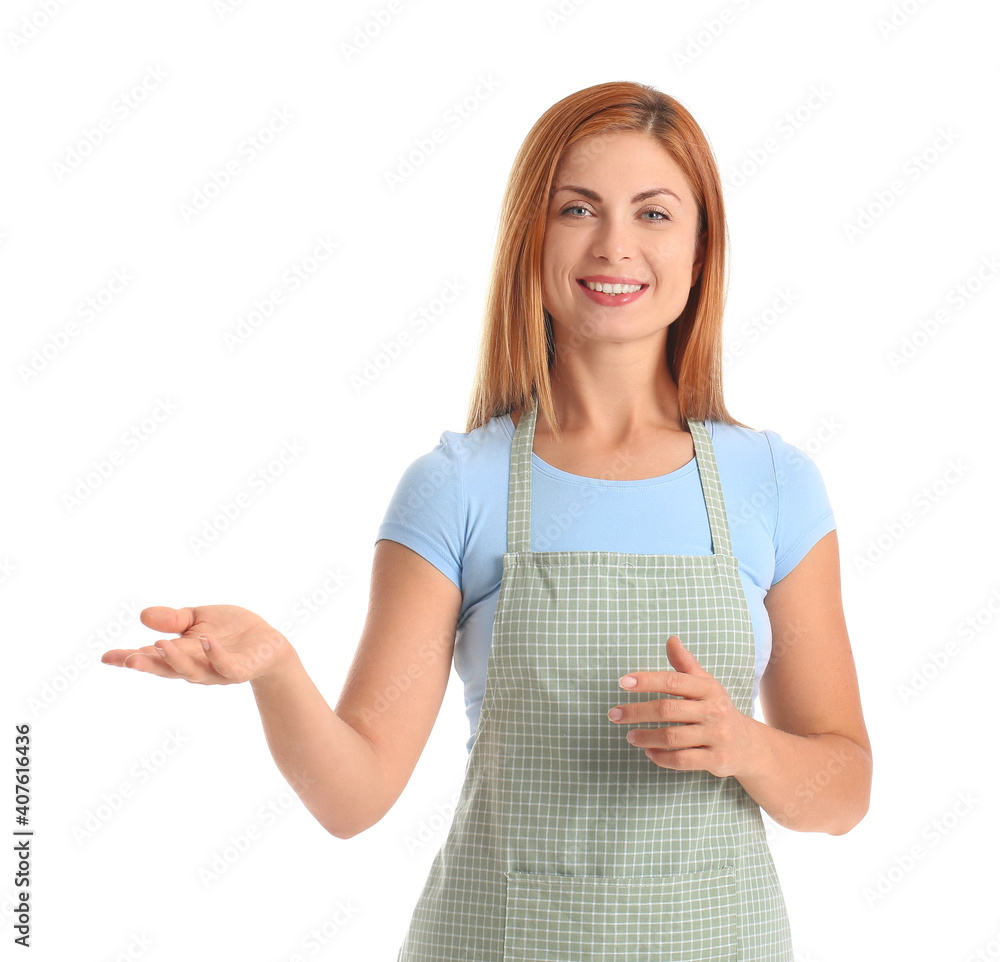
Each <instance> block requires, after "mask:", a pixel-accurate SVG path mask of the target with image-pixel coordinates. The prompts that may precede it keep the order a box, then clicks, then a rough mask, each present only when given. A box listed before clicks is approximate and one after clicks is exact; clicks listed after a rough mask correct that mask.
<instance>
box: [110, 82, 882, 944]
mask: <svg viewBox="0 0 1000 962" xmlns="http://www.w3.org/2000/svg"><path fill="white" fill-rule="evenodd" d="M725 246H726V228H725V218H724V211H723V203H722V192H721V185H720V181H719V175H718V171H717V168H716V165H715V162H714V159H713V157H712V153H711V149H710V148H709V146H708V144H707V142H706V140H705V137H704V135H703V133H702V131H701V130H700V128H699V127H698V125H697V124H696V123H695V121H694V120H693V118H691V116H690V115H689V114H688V113H687V111H686V110H685V109H684V108H683V107H682V106H681V105H680V104H679V103H677V102H676V101H675V100H673V99H672V98H670V97H668V96H666V95H664V94H662V93H660V92H658V91H656V90H654V89H652V88H649V87H646V86H642V85H639V84H632V83H608V84H600V85H597V86H594V87H590V88H588V89H586V90H582V91H580V92H578V93H575V94H573V95H571V96H569V97H566V98H565V99H563V100H561V101H560V102H559V103H557V104H555V105H553V106H552V107H551V108H550V109H549V110H548V111H546V112H545V114H544V115H543V116H542V117H541V118H540V119H539V120H538V122H537V123H536V124H535V126H534V127H533V129H532V130H531V132H530V133H529V134H528V137H527V138H526V140H525V142H524V144H523V145H522V147H521V150H520V152H519V154H518V156H517V158H516V160H515V163H514V168H513V172H512V174H511V177H510V180H509V182H508V185H507V190H506V193H505V196H504V200H503V209H502V214H501V225H500V235H499V239H498V244H497V250H496V256H495V259H494V264H493V271H492V278H491V286H490V291H489V296H488V304H487V310H486V322H485V330H484V336H483V343H482V351H481V355H480V361H479V368H478V372H477V378H476V385H475V390H474V395H473V399H472V403H471V405H470V411H469V418H468V424H467V431H466V433H465V434H455V433H452V432H445V434H443V435H442V440H441V443H440V444H439V445H438V447H437V448H435V450H434V451H432V452H430V453H429V454H427V455H425V456H423V457H422V458H420V459H418V460H417V461H415V462H414V463H413V464H412V465H411V466H410V468H409V469H408V470H407V472H406V473H405V474H404V476H403V479H402V480H401V482H400V485H399V486H398V488H397V491H396V493H395V495H394V497H393V500H392V503H391V504H390V506H389V510H388V512H387V515H386V518H385V521H384V522H383V525H382V527H381V528H380V529H379V538H378V540H377V543H376V547H375V557H374V566H373V572H372V586H371V596H370V604H369V610H368V616H367V620H366V623H365V627H364V630H363V633H362V637H361V641H360V643H359V647H358V651H357V654H356V656H355V659H354V663H353V664H352V667H351V670H350V672H349V674H348V677H347V680H346V682H345V685H344V690H343V693H342V694H341V697H340V700H339V702H338V704H337V707H336V710H335V711H331V710H330V708H329V706H328V705H327V704H326V702H325V701H324V699H323V698H322V696H321V695H320V693H319V692H318V690H317V689H316V687H315V686H314V685H313V684H312V682H311V680H310V679H309V677H308V675H307V674H306V673H305V671H304V669H303V667H302V664H301V662H300V661H299V659H298V657H297V655H296V653H295V651H294V649H293V648H292V647H291V645H290V644H289V643H288V642H287V640H285V639H284V638H283V637H282V636H281V635H280V634H279V633H278V632H277V631H275V630H274V629H273V628H271V627H270V626H268V625H267V624H266V623H265V622H263V621H262V620H261V619H260V618H258V617H257V616H256V615H254V614H253V613H251V612H248V611H246V610H245V609H241V608H234V607H228V606H212V607H203V608H194V609H191V608H185V609H171V608H161V607H157V608H147V609H145V610H144V611H143V612H142V615H141V617H142V620H143V623H144V624H146V625H147V626H149V627H151V628H154V629H156V630H158V631H165V632H174V633H179V634H181V637H180V638H179V639H177V640H175V641H169V640H167V639H161V640H160V641H159V642H158V643H157V645H156V646H155V647H152V648H151V647H146V648H142V649H139V650H138V651H131V652H130V651H124V650H118V651H113V652H108V653H107V654H106V655H105V657H104V660H105V661H106V662H107V663H109V664H117V665H125V666H126V667H130V668H136V669H138V670H140V671H149V672H153V673H155V674H159V675H163V676H164V677H181V678H186V679H187V680H189V681H192V682H197V683H201V684H225V683H231V682H239V681H247V680H249V681H250V682H251V684H252V686H253V690H254V693H255V696H256V699H257V704H258V706H259V709H260V712H261V716H262V718H263V721H264V727H265V732H266V735H267V739H268V744H269V746H270V748H271V751H272V754H273V755H274V758H275V760H276V762H277V764H278V766H279V767H280V768H281V771H282V773H283V774H284V775H285V777H286V778H287V779H288V780H289V782H290V783H291V784H293V785H294V786H295V787H296V790H297V791H298V793H299V795H300V797H301V798H302V800H303V802H304V804H305V805H306V806H307V807H308V808H309V810H310V811H311V812H312V813H313V814H314V815H315V816H316V818H317V819H318V820H319V821H320V822H321V824H323V825H324V827H326V828H327V829H328V830H329V831H330V832H332V833H333V834H335V835H337V836H338V837H341V838H349V837H351V836H352V835H355V834H357V833H358V832H360V831H363V830H364V829H366V828H368V827H369V826H371V825H373V824H374V823H376V822H377V821H378V820H379V819H380V818H381V817H382V816H383V815H384V814H385V813H386V812H387V811H388V810H389V808H390V807H391V806H392V804H393V803H394V802H395V800H396V799H397V798H398V796H399V794H400V793H401V791H402V790H403V788H404V786H405V785H406V783H407V780H408V778H409V776H410V774H411V772H412V771H413V768H414V766H415V764H416V762H417V759H418V757H419V755H420V753H421V751H422V749H423V747H424V744H425V743H426V740H427V737H428V735H429V733H430V730H431V727H432V725H433V723H434V720H435V718H436V716H437V712H438V709H439V707H440V705H441V701H442V698H443V694H444V690H445V687H446V684H447V680H448V676H449V673H450V669H451V664H452V660H453V658H454V663H455V665H456V668H457V670H458V671H459V673H460V675H462V677H463V678H464V679H465V680H466V692H467V703H468V706H469V715H470V723H471V730H472V733H471V736H470V744H469V748H470V752H469V760H468V766H467V770H466V777H465V783H464V785H463V789H462V794H461V797H460V799H459V802H458V805H457V807H456V812H455V817H454V821H453V824H452V826H451V829H450V832H449V835H448V838H447V839H446V841H445V843H444V844H443V845H442V847H441V849H440V850H439V852H438V853H437V855H436V857H435V859H434V862H433V864H432V867H431V871H430V876H429V878H428V880H427V883H426V885H425V887H424V890H423V892H422V894H421V896H420V898H419V900H418V902H417V905H416V906H415V908H414V911H413V917H412V920H411V924H410V927H409V931H408V933H407V936H406V939H405V941H404V944H403V946H402V948H401V951H400V955H399V958H400V960H401V962H416V960H431V959H433V960H435V962H445V960H455V962H457V960H462V962H468V960H473V959H475V960H497V962H501V960H504V962H511V960H519V962H528V960H531V962H539V960H549V959H551V960H559V962H568V960H583V959H616V960H623V959H649V960H654V959H655V960H684V962H692V960H694V959H712V960H721V959H733V960H735V959H739V960H748V962H749V960H754V962H762V960H768V962H770V960H774V962H778V960H781V962H787V960H790V959H791V958H792V947H791V938H790V932H789V924H788V918H787V914H786V911H785V904H784V900H783V897H782V894H781V890H780V886H779V883H778V879H777V876H776V874H775V871H774V866H773V862H772V860H771V855H770V851H769V849H768V847H767V843H766V840H765V836H764V829H763V823H762V820H761V814H760V809H761V808H764V809H765V810H766V811H767V812H768V813H769V814H770V815H771V816H772V817H774V818H775V819H776V820H778V821H779V822H781V823H782V824H784V825H786V826H787V827H789V828H793V829H797V830H800V831H822V832H827V833H830V834H843V833H844V832H847V831H849V830H850V829H851V828H852V827H853V826H854V825H856V824H857V823H858V821H859V820H860V819H861V818H862V817H863V816H864V814H865V812H866V810H867V807H868V798H869V791H870V783H871V753H870V744H869V741H868V736H867V732H866V729H865V724H864V719H863V716H862V711H861V705H860V698H859V695H858V685H857V678H856V675H855V670H854V664H853V660H852V656H851V649H850V644H849V641H848V637H847V630H846V626H845V623H844V616H843V610H842V604H841V599H840V579H839V556H838V547H837V539H836V531H835V529H834V528H833V521H832V514H831V512H830V510H829V504H828V502H827V501H826V494H825V490H824V489H823V485H822V481H821V479H820V478H819V474H818V472H817V471H816V468H815V466H814V465H813V464H812V462H811V461H809V460H808V459H807V458H805V457H804V455H802V454H801V453H800V452H798V451H797V450H796V449H794V448H792V447H791V445H787V444H785V443H784V442H783V441H781V439H780V437H779V436H778V435H776V434H774V433H773V432H758V431H754V430H753V429H751V428H748V427H746V426H744V425H741V424H739V422H736V421H735V420H734V419H733V418H732V417H731V416H730V415H729V413H728V412H727V411H726V408H725V406H724V404H723V400H722V389H721V330H722V311H723V304H724V268H725V261H724V258H725ZM779 508H780V510H779ZM202 647H203V648H204V651H202ZM487 656H488V660H487ZM758 692H759V696H760V699H761V704H762V708H763V712H764V715H765V718H766V719H767V721H766V723H764V722H760V721H757V720H755V719H754V718H753V701H754V697H755V696H756V695H757V694H758Z"/></svg>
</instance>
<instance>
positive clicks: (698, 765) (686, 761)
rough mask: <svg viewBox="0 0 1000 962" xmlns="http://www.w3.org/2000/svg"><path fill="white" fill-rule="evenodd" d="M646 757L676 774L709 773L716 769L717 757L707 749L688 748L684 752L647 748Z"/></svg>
mask: <svg viewBox="0 0 1000 962" xmlns="http://www.w3.org/2000/svg"><path fill="white" fill-rule="evenodd" d="M646 757H647V758H648V759H649V760H650V761H651V762H653V763H654V764H656V765H659V766H660V768H669V769H671V770H672V771H675V772H693V771H699V772H707V771H711V769H712V768H714V767H715V757H714V756H713V754H712V752H711V751H710V750H709V749H707V748H687V749H684V750H683V751H665V750H663V749H659V748H647V749H646Z"/></svg>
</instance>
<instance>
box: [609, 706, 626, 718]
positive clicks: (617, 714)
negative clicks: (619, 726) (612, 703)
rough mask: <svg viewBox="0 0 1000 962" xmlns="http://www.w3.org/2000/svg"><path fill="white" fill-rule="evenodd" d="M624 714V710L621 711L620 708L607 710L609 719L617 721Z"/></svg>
mask: <svg viewBox="0 0 1000 962" xmlns="http://www.w3.org/2000/svg"><path fill="white" fill-rule="evenodd" d="M624 714H625V712H623V711H622V710H621V709H620V708H612V709H611V711H609V712H608V718H610V719H611V721H618V719H619V718H621V717H622V715H624Z"/></svg>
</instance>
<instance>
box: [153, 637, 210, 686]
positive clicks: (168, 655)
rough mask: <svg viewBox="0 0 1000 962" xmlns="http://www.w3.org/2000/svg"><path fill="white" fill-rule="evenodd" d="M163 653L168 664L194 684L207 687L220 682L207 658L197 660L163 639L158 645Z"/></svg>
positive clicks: (166, 639)
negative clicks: (206, 685)
mask: <svg viewBox="0 0 1000 962" xmlns="http://www.w3.org/2000/svg"><path fill="white" fill-rule="evenodd" d="M156 647H157V648H159V649H160V650H161V651H162V652H163V659H164V661H166V663H167V664H168V665H169V666H170V667H171V668H172V669H173V670H174V671H175V672H177V674H178V675H179V676H180V677H181V678H183V679H184V680H185V681H189V682H191V683H192V684H198V685H205V684H212V683H213V682H215V681H218V676H217V675H216V672H215V669H214V668H213V667H212V665H211V663H209V662H208V660H207V659H205V658H195V657H192V656H191V655H189V654H188V653H187V652H186V651H184V650H183V649H182V648H181V647H180V646H179V645H177V644H175V643H174V642H172V641H170V640H169V639H168V638H161V639H160V641H159V642H157V645H156Z"/></svg>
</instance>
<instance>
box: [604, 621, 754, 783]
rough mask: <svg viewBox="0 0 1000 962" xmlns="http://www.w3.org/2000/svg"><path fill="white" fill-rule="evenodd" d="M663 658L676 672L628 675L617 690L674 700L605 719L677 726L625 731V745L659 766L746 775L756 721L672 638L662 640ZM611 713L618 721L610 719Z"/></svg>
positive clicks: (633, 705)
mask: <svg viewBox="0 0 1000 962" xmlns="http://www.w3.org/2000/svg"><path fill="white" fill-rule="evenodd" d="M667 659H668V660H669V661H670V664H671V665H673V666H674V668H675V669H676V671H633V672H630V673H629V674H628V675H625V676H623V680H627V679H629V678H634V679H635V680H636V681H635V684H634V685H633V686H631V687H629V686H628V685H627V684H623V685H622V687H623V688H625V689H626V690H627V691H633V692H636V691H655V692H663V693H664V694H668V695H677V696H680V697H677V698H659V699H655V700H650V701H640V702H629V703H627V704H624V705H618V706H616V708H612V709H611V711H609V712H608V718H609V719H610V720H611V721H613V722H616V723H617V724H619V725H634V724H636V723H637V722H656V721H658V722H664V723H666V722H681V723H682V724H677V725H667V726H666V727H663V728H637V729H635V730H634V731H631V732H629V733H628V736H627V737H628V740H629V742H631V744H633V745H636V746H637V747H639V748H645V749H646V756H647V757H648V758H649V759H650V761H652V762H655V763H656V764H657V765H659V766H660V767H661V768H671V769H674V770H676V771H691V770H698V771H706V772H711V773H712V774H713V775H719V776H725V775H735V776H740V775H742V774H744V773H746V772H747V771H748V770H749V768H750V766H751V765H752V762H753V758H754V752H755V749H756V741H755V739H754V732H753V728H754V726H755V725H759V724H760V723H759V722H757V721H756V720H755V719H753V718H751V717H749V716H748V715H744V714H743V712H741V711H740V710H739V709H738V708H737V707H736V706H735V705H734V704H733V703H732V701H731V699H730V698H729V693H728V692H727V691H726V689H725V688H724V687H723V685H722V683H721V682H720V681H718V680H717V679H716V678H715V676H714V675H712V674H710V673H709V672H707V671H705V669H704V668H702V667H701V665H699V664H698V659H697V658H695V656H694V655H692V654H691V652H689V651H688V650H687V649H686V648H685V647H684V645H683V644H682V643H681V640H680V638H678V637H677V636H676V635H671V636H670V637H669V638H668V639H667ZM616 711H620V712H621V717H616V716H615V712H616Z"/></svg>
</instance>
